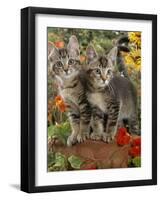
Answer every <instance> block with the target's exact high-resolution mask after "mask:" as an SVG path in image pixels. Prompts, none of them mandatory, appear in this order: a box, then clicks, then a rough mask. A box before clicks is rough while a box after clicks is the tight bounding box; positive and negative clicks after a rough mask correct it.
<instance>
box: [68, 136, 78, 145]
mask: <svg viewBox="0 0 161 200" xmlns="http://www.w3.org/2000/svg"><path fill="white" fill-rule="evenodd" d="M76 142H77V138H76V136H75V135H70V136H69V137H68V139H67V146H68V147H71V146H72V145H73V144H75V143H76Z"/></svg>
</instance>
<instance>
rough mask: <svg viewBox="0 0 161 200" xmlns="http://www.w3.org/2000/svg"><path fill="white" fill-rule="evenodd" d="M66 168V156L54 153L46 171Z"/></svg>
mask: <svg viewBox="0 0 161 200" xmlns="http://www.w3.org/2000/svg"><path fill="white" fill-rule="evenodd" d="M67 169H68V161H67V158H66V157H65V156H64V155H63V154H61V153H59V152H58V153H55V157H54V160H53V164H52V165H50V167H49V168H48V171H65V170H67Z"/></svg>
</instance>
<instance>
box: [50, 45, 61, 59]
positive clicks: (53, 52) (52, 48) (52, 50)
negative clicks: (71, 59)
mask: <svg viewBox="0 0 161 200" xmlns="http://www.w3.org/2000/svg"><path fill="white" fill-rule="evenodd" d="M58 56H59V51H58V49H57V48H56V47H55V46H54V44H52V43H48V60H49V61H53V60H54V59H55V58H57V57H58Z"/></svg>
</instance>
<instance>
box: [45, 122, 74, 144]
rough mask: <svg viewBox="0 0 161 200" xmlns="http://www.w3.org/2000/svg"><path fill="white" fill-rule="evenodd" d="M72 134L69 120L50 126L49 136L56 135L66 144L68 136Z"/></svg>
mask: <svg viewBox="0 0 161 200" xmlns="http://www.w3.org/2000/svg"><path fill="white" fill-rule="evenodd" d="M70 134H71V127H70V124H69V122H68V121H66V122H64V123H61V124H58V125H51V126H49V127H48V137H49V138H50V137H53V138H54V137H56V138H58V139H59V140H60V141H61V142H63V143H64V144H66V141H67V138H68V136H69V135H70Z"/></svg>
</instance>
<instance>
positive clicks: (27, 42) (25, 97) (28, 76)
mask: <svg viewBox="0 0 161 200" xmlns="http://www.w3.org/2000/svg"><path fill="white" fill-rule="evenodd" d="M36 14H54V15H69V16H73V17H74V16H86V17H100V18H117V19H135V20H150V21H152V179H148V180H137V181H135V180H131V181H117V182H100V183H84V184H68V185H54V186H53V185H50V186H35V15H36ZM156 184H157V15H151V14H132V13H120V12H105V11H91V10H73V9H59V8H41V7H27V8H23V9H21V190H22V191H25V192H28V193H34V192H51V191H65V190H83V189H98V188H113V187H128V186H141V185H142V186H143V185H156Z"/></svg>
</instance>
